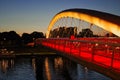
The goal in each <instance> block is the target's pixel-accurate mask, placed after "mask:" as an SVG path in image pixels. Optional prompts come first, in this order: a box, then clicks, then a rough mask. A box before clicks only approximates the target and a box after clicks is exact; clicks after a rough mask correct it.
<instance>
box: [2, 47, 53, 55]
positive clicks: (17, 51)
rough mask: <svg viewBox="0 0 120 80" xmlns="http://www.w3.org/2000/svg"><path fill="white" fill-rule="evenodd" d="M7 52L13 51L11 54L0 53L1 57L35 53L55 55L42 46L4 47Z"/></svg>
mask: <svg viewBox="0 0 120 80" xmlns="http://www.w3.org/2000/svg"><path fill="white" fill-rule="evenodd" d="M6 49H7V51H8V52H10V51H12V52H13V53H12V54H11V55H4V54H3V55H1V57H5V56H6V57H14V56H31V55H32V56H34V55H35V56H36V55H55V53H54V52H52V51H51V50H49V49H48V48H46V47H44V46H41V45H39V46H34V47H29V46H22V47H9V48H6Z"/></svg>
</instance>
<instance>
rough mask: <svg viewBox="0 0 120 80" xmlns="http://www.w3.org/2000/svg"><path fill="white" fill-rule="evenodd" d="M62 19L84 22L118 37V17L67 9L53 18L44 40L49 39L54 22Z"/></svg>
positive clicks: (119, 21)
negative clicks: (70, 18)
mask: <svg viewBox="0 0 120 80" xmlns="http://www.w3.org/2000/svg"><path fill="white" fill-rule="evenodd" d="M64 17H73V18H77V19H81V20H84V21H86V22H89V23H92V24H95V25H97V26H99V27H101V28H103V29H105V30H107V31H109V32H112V33H114V34H116V35H117V36H120V16H116V15H112V14H109V13H104V12H99V11H95V10H88V9H68V10H64V11H61V12H60V13H58V14H56V15H55V16H54V17H53V19H52V20H51V22H50V24H49V26H48V29H47V33H46V38H48V37H49V34H50V30H51V29H52V27H53V25H54V24H55V22H56V21H57V20H59V19H60V18H64Z"/></svg>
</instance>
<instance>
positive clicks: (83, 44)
mask: <svg viewBox="0 0 120 80" xmlns="http://www.w3.org/2000/svg"><path fill="white" fill-rule="evenodd" d="M73 19H77V20H73ZM78 20H79V21H78ZM81 21H82V22H84V21H86V22H88V23H90V28H89V29H91V26H93V25H95V26H98V27H100V28H102V29H104V30H107V31H108V32H110V33H113V34H115V35H117V36H118V37H92V36H93V34H92V32H90V33H91V36H89V38H85V37H86V34H88V32H86V33H85V34H84V35H85V36H84V35H83V36H82V37H81V38H78V37H77V38H75V37H74V36H76V34H77V33H78V32H76V31H77V29H78V28H77V29H74V30H73V33H71V31H72V30H70V29H68V30H69V31H68V32H65V31H67V29H66V27H71V26H72V27H74V26H76V24H77V26H80V27H81V25H80V24H79V23H81ZM73 24H75V25H73ZM84 24H85V23H84ZM56 26H59V27H62V28H64V29H63V30H64V31H62V29H61V30H60V28H59V27H58V28H55V29H54V30H52V28H53V27H56ZM63 26H64V27H63ZM94 30H96V31H99V30H97V28H95V29H94ZM52 31H53V32H52ZM51 32H52V33H51ZM57 32H58V33H57ZM101 33H102V32H101ZM67 34H70V35H73V36H71V37H70V35H69V37H68V36H67V37H66V35H67ZM88 35H89V34H88ZM53 37H54V38H53ZM119 37H120V16H115V15H112V14H108V13H104V12H99V11H94V10H87V9H68V10H64V11H61V12H60V13H58V14H56V15H55V16H54V17H53V19H52V20H51V22H50V24H49V26H48V29H47V33H46V39H37V40H36V41H35V43H36V44H37V45H43V46H45V47H48V48H49V49H51V50H52V51H56V52H58V53H59V54H60V55H63V56H65V57H67V58H69V59H72V60H74V61H76V62H78V63H80V64H81V65H83V66H86V67H88V68H90V69H93V70H95V71H98V72H100V73H102V74H105V75H107V76H109V77H111V78H112V79H113V80H120V38H119Z"/></svg>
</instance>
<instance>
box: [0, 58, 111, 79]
mask: <svg viewBox="0 0 120 80" xmlns="http://www.w3.org/2000/svg"><path fill="white" fill-rule="evenodd" d="M0 80H111V79H110V78H108V77H106V76H104V75H102V74H99V73H97V72H94V71H91V70H89V69H87V67H82V66H81V65H79V64H77V63H75V62H73V61H70V60H68V59H65V58H64V57H60V56H54V57H51V56H37V57H35V56H34V57H17V58H14V59H0Z"/></svg>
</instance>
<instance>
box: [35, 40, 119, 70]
mask: <svg viewBox="0 0 120 80" xmlns="http://www.w3.org/2000/svg"><path fill="white" fill-rule="evenodd" d="M36 43H37V44H42V45H44V46H47V47H50V48H52V49H55V50H57V51H60V52H63V53H65V54H67V55H71V56H73V57H76V58H81V59H84V60H86V61H89V62H92V63H95V64H98V65H101V66H105V67H107V68H110V69H114V70H116V71H120V38H79V39H69V38H56V39H55V38H49V39H38V40H36Z"/></svg>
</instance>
